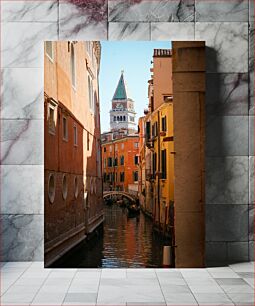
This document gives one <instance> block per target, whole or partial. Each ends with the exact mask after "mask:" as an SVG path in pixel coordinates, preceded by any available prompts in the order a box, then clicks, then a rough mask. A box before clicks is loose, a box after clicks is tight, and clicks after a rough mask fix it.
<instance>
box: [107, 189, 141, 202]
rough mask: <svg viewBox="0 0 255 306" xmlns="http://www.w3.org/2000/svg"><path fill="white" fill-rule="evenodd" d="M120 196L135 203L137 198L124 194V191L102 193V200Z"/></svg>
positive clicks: (133, 195)
mask: <svg viewBox="0 0 255 306" xmlns="http://www.w3.org/2000/svg"><path fill="white" fill-rule="evenodd" d="M115 195H116V196H122V197H124V198H127V199H128V200H130V201H134V202H135V201H136V200H137V199H138V197H137V196H136V195H135V194H131V193H129V192H125V191H104V193H103V198H104V199H105V198H107V197H110V196H115Z"/></svg>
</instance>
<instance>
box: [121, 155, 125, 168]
mask: <svg viewBox="0 0 255 306" xmlns="http://www.w3.org/2000/svg"><path fill="white" fill-rule="evenodd" d="M120 164H121V166H123V165H124V156H123V155H122V156H121V157H120Z"/></svg>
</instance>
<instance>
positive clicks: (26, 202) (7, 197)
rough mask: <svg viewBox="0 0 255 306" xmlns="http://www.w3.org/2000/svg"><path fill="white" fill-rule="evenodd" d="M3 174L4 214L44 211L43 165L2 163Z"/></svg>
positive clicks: (39, 212) (38, 212) (2, 208)
mask: <svg viewBox="0 0 255 306" xmlns="http://www.w3.org/2000/svg"><path fill="white" fill-rule="evenodd" d="M1 176H2V179H1V190H2V192H1V213H2V214H33V213H35V214H42V213H43V194H42V190H43V166H35V165H33V166H30V165H29V166H27V165H22V166H20V165H14V166H10V165H1ZM24 190H26V192H24Z"/></svg>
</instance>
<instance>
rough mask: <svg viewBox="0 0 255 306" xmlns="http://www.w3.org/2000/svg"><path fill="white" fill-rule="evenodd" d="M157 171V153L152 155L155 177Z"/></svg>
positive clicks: (153, 175)
mask: <svg viewBox="0 0 255 306" xmlns="http://www.w3.org/2000/svg"><path fill="white" fill-rule="evenodd" d="M156 171H157V153H153V155H152V177H153V178H155V173H156Z"/></svg>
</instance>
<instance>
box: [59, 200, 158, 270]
mask: <svg viewBox="0 0 255 306" xmlns="http://www.w3.org/2000/svg"><path fill="white" fill-rule="evenodd" d="M163 244H164V243H163V240H162V238H161V237H159V236H158V235H157V234H156V233H154V232H153V230H152V221H151V220H150V219H149V218H148V217H146V216H144V214H143V213H141V214H140V215H139V216H137V217H134V218H128V216H127V212H126V210H125V208H121V207H119V206H117V205H113V206H105V222H104V226H103V229H102V230H101V231H99V232H98V233H97V235H95V236H94V237H93V238H92V239H90V240H89V241H87V242H84V243H82V244H81V245H79V247H76V248H75V249H74V250H73V251H72V252H70V253H69V254H67V255H66V256H64V258H62V259H61V260H60V261H59V262H57V263H56V264H54V267H80V268H96V267H103V268H128V267H130V268H131V267H132V268H138V267H140V268H144V267H161V266H162V250H163Z"/></svg>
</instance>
